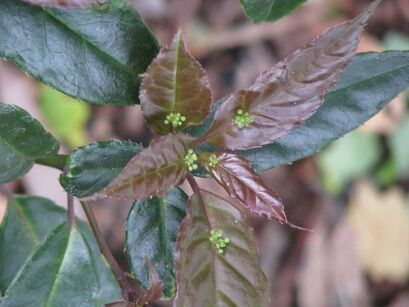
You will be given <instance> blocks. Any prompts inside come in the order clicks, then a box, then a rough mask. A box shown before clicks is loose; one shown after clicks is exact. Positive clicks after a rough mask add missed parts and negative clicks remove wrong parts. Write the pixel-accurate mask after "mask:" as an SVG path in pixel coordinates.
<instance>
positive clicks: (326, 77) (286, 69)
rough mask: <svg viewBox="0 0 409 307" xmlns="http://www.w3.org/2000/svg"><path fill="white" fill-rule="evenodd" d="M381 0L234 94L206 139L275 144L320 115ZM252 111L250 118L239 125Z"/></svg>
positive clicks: (241, 145) (236, 144) (244, 145)
mask: <svg viewBox="0 0 409 307" xmlns="http://www.w3.org/2000/svg"><path fill="white" fill-rule="evenodd" d="M380 1H381V0H377V1H375V2H373V3H372V4H371V5H370V6H369V8H368V9H367V10H365V11H364V12H363V13H362V14H361V15H359V16H358V17H356V18H355V19H353V20H351V21H348V22H346V23H343V24H341V25H338V26H335V27H333V28H331V29H329V30H328V31H326V32H325V33H324V34H323V35H322V36H320V37H318V38H316V39H315V40H314V41H313V42H312V43H311V44H309V45H307V46H305V47H303V48H301V49H299V50H298V51H296V52H295V53H293V54H292V55H290V56H289V57H287V58H286V59H285V60H283V61H282V62H280V63H278V64H277V65H276V66H275V67H273V68H272V69H271V70H270V71H267V72H265V73H264V74H262V75H261V76H260V77H259V78H258V79H257V80H256V82H255V83H254V84H253V85H252V86H251V87H250V88H249V89H248V90H241V91H239V92H237V93H234V94H232V95H231V96H230V97H229V98H228V99H227V100H226V101H224V102H223V103H222V105H221V107H220V108H219V109H218V111H217V112H216V115H215V121H214V122H213V125H212V127H211V128H210V131H209V132H208V134H207V136H205V137H204V139H205V140H206V141H207V143H209V144H211V145H215V146H221V147H225V148H229V149H233V150H237V149H249V148H256V147H260V146H262V145H266V144H269V143H272V142H273V141H274V140H276V139H277V138H279V137H280V136H283V135H285V134H287V133H288V132H289V131H290V130H291V129H293V128H294V127H296V126H298V125H300V124H301V123H303V122H304V121H305V120H306V119H307V118H309V117H310V116H311V115H312V114H314V113H315V111H316V110H317V108H318V107H319V106H320V105H321V103H322V102H323V100H324V94H325V93H326V92H327V91H328V90H329V89H330V88H331V87H332V86H333V85H334V84H335V82H336V81H337V80H338V78H339V77H340V75H341V73H342V72H343V70H344V69H345V68H346V66H347V65H348V64H349V63H350V62H351V60H352V57H353V56H354V54H355V50H356V47H357V45H358V41H359V37H360V34H361V32H362V30H363V28H364V26H365V24H366V22H367V20H368V18H369V17H370V15H371V14H372V12H373V11H374V10H375V8H376V7H377V5H378V4H379V2H380ZM240 112H243V113H245V114H247V116H248V118H249V122H246V123H245V124H244V126H242V127H241V126H240V125H238V124H237V116H238V114H240Z"/></svg>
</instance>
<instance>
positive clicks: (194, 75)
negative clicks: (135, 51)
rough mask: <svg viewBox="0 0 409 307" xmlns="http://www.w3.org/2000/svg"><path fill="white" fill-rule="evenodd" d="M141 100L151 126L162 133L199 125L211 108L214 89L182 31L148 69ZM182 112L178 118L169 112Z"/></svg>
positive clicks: (143, 82) (163, 49)
mask: <svg viewBox="0 0 409 307" xmlns="http://www.w3.org/2000/svg"><path fill="white" fill-rule="evenodd" d="M140 101H141V107H142V111H143V114H144V116H145V118H146V121H147V123H148V125H149V127H150V128H151V129H152V130H153V131H154V132H156V133H158V134H165V133H168V132H169V131H172V130H175V129H176V128H184V127H187V126H191V125H199V124H200V123H202V122H203V120H204V119H205V118H206V116H207V115H208V114H209V111H210V104H211V102H212V93H211V90H210V84H209V80H208V78H207V75H206V73H205V72H204V70H203V69H202V66H201V65H200V63H199V62H197V61H196V60H195V59H194V58H193V56H192V55H191V54H190V53H189V51H188V49H187V47H186V45H185V42H184V40H183V38H182V35H181V33H180V31H179V32H178V33H177V34H176V36H175V38H174V39H173V41H172V44H171V45H170V46H169V47H164V48H162V50H161V51H160V53H159V54H158V56H157V57H156V59H155V60H153V62H152V64H151V65H150V66H149V68H148V69H147V70H146V73H145V74H144V78H143V80H142V84H141V91H140ZM171 114H173V115H176V114H179V116H180V117H179V118H178V120H176V119H175V121H174V122H173V125H172V120H171V119H170V118H169V119H167V116H171Z"/></svg>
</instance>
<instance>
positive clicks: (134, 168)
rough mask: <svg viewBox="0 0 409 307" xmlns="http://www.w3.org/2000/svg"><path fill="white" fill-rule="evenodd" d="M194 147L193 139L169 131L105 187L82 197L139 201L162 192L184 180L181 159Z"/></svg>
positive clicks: (185, 166)
mask: <svg viewBox="0 0 409 307" xmlns="http://www.w3.org/2000/svg"><path fill="white" fill-rule="evenodd" d="M194 147H195V143H194V139H193V138H192V137H191V136H189V135H186V134H172V133H171V134H168V135H166V136H162V137H160V138H157V139H154V140H153V141H152V142H151V143H150V144H149V147H147V148H145V149H143V150H142V151H141V152H140V153H139V154H137V155H136V156H134V157H133V158H132V159H131V160H130V161H129V162H128V164H127V165H126V166H125V167H124V169H123V170H122V171H121V172H120V173H119V175H118V176H117V177H116V178H115V179H113V180H112V181H111V182H110V183H109V184H108V186H107V187H106V188H104V189H103V190H102V191H100V192H97V193H95V194H93V195H91V196H89V197H85V198H84V200H96V199H100V198H105V197H112V198H117V199H139V200H142V199H147V198H149V197H152V196H153V195H159V196H160V195H164V194H165V193H167V192H169V191H170V190H171V189H172V188H173V187H174V186H176V185H178V184H179V183H181V182H182V181H183V180H184V179H185V177H186V175H187V169H188V165H187V163H186V161H185V158H186V155H187V153H188V150H189V149H192V148H194Z"/></svg>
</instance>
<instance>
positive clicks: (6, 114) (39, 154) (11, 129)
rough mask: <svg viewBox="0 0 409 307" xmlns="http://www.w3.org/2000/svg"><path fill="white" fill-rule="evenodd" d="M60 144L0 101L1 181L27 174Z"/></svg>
mask: <svg viewBox="0 0 409 307" xmlns="http://www.w3.org/2000/svg"><path fill="white" fill-rule="evenodd" d="M0 6H1V4H0ZM0 14H1V13H0ZM0 31H1V30H0ZM59 146H60V145H59V144H58V141H57V140H56V139H55V138H54V137H53V136H52V135H51V134H50V133H48V132H47V131H45V130H44V128H43V127H42V125H41V124H40V122H38V121H37V120H36V119H34V118H33V117H31V115H30V114H28V113H27V112H26V111H24V110H23V109H20V108H19V107H16V106H14V105H8V104H4V103H0V184H1V183H4V182H9V181H12V180H15V179H17V178H19V177H20V176H22V175H24V174H25V173H26V172H27V171H28V170H29V169H30V168H31V167H32V166H33V164H34V160H36V159H39V158H44V157H47V156H50V155H53V154H56V153H57V152H58V149H59Z"/></svg>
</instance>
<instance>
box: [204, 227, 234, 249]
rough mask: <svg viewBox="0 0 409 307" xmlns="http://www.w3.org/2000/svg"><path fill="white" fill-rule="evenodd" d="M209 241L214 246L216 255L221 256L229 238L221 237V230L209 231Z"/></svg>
mask: <svg viewBox="0 0 409 307" xmlns="http://www.w3.org/2000/svg"><path fill="white" fill-rule="evenodd" d="M209 241H210V242H211V243H212V245H214V246H215V248H216V251H217V253H218V254H223V253H224V250H225V248H226V247H227V245H228V244H229V243H230V239H229V238H225V237H223V230H221V229H212V230H210V236H209Z"/></svg>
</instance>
